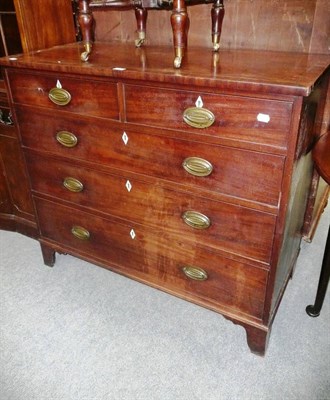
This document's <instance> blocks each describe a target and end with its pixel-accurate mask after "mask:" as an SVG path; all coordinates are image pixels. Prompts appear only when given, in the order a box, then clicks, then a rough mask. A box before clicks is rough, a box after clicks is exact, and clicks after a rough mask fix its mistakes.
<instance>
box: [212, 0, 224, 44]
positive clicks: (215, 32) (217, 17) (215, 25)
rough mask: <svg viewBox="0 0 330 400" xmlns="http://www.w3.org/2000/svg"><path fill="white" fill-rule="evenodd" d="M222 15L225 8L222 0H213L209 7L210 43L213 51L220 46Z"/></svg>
mask: <svg viewBox="0 0 330 400" xmlns="http://www.w3.org/2000/svg"><path fill="white" fill-rule="evenodd" d="M224 15H225V8H224V5H223V0H214V3H213V7H212V9H211V19H212V43H213V50H214V51H218V50H219V48H220V35H221V29H222V21H223V17H224Z"/></svg>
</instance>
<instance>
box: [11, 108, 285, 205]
mask: <svg viewBox="0 0 330 400" xmlns="http://www.w3.org/2000/svg"><path fill="white" fill-rule="evenodd" d="M17 117H18V120H19V125H20V132H21V136H22V142H23V144H24V145H25V146H27V147H30V148H34V149H39V150H43V151H48V152H51V153H53V154H58V155H61V156H65V157H70V159H73V158H75V159H81V160H87V161H90V162H93V163H99V164H104V165H108V166H111V167H114V168H117V169H120V170H121V171H134V172H137V173H140V174H145V175H150V176H154V177H157V178H160V179H166V180H168V181H171V182H174V183H176V184H177V185H184V186H189V187H190V188H192V189H197V190H207V191H209V192H215V193H221V194H223V195H225V196H230V197H231V198H235V197H236V198H240V199H244V200H248V201H250V202H251V201H252V202H258V203H261V204H266V205H269V206H272V207H274V208H277V206H278V203H279V197H280V192H281V183H282V174H283V165H284V157H282V156H276V155H272V154H266V153H258V152H254V151H248V150H240V149H235V148H230V147H225V146H216V145H213V146H212V145H207V144H203V143H199V142H193V141H192V142H190V141H186V140H179V139H174V138H170V137H164V136H157V135H147V134H144V133H142V132H139V131H133V130H131V129H126V131H125V134H124V130H123V128H122V125H121V124H112V125H110V124H109V125H108V126H107V127H105V125H104V121H102V120H99V119H93V123H91V122H90V121H87V120H84V119H81V120H79V121H78V120H73V119H71V118H68V117H67V116H63V114H61V115H60V117H59V116H58V115H57V116H54V115H53V114H52V113H51V112H44V111H43V112H41V111H38V110H37V109H34V108H27V107H18V109H17ZM40 121H42V130H40V128H39V130H38V129H36V127H37V126H39V125H40ZM60 131H68V132H71V133H72V134H74V136H75V137H76V138H77V144H76V145H75V146H74V147H71V148H68V147H65V146H63V145H60V144H59V142H58V141H57V140H56V135H57V133H58V132H60ZM124 139H125V140H124ZM196 158H197V159H198V160H197V161H198V162H197V166H196V162H195V160H196ZM185 160H186V164H185V168H184V167H183V163H184V162H185ZM189 160H190V161H189ZM205 161H206V162H207V164H206V167H205ZM187 162H188V165H187ZM189 163H190V165H191V164H192V170H191V168H190V167H189ZM198 163H199V164H201V165H198ZM209 165H211V168H212V169H211V172H210V174H209V175H207V176H199V174H197V175H196V168H197V172H198V171H199V169H200V168H202V169H203V168H204V169H205V168H210V167H209ZM194 168H195V170H194ZM207 171H208V170H207V169H206V173H207ZM242 177H244V179H242Z"/></svg>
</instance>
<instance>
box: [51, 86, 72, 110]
mask: <svg viewBox="0 0 330 400" xmlns="http://www.w3.org/2000/svg"><path fill="white" fill-rule="evenodd" d="M48 97H49V100H50V101H52V102H53V103H54V104H56V105H58V106H66V105H67V104H69V103H70V101H71V94H70V93H69V92H68V91H67V90H65V89H63V88H57V87H54V88H52V89H50V91H49V93H48Z"/></svg>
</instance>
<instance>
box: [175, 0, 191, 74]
mask: <svg viewBox="0 0 330 400" xmlns="http://www.w3.org/2000/svg"><path fill="white" fill-rule="evenodd" d="M171 25H172V31H173V42H174V51H175V58H174V67H175V68H180V66H181V62H182V59H183V56H184V53H185V49H186V47H187V42H188V29H189V18H188V13H187V7H186V4H185V1H184V0H174V1H173V11H172V15H171Z"/></svg>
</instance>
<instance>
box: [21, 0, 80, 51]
mask: <svg viewBox="0 0 330 400" xmlns="http://www.w3.org/2000/svg"><path fill="white" fill-rule="evenodd" d="M14 5H15V10H16V14H17V20H18V26H19V30H20V34H21V42H22V47H23V51H24V52H28V51H33V50H39V49H44V48H47V47H51V46H56V45H59V44H64V43H69V42H73V41H74V40H75V37H76V36H75V27H74V20H73V13H72V5H71V1H70V0H56V1H53V0H33V1H32V2H31V1H30V0H14Z"/></svg>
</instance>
